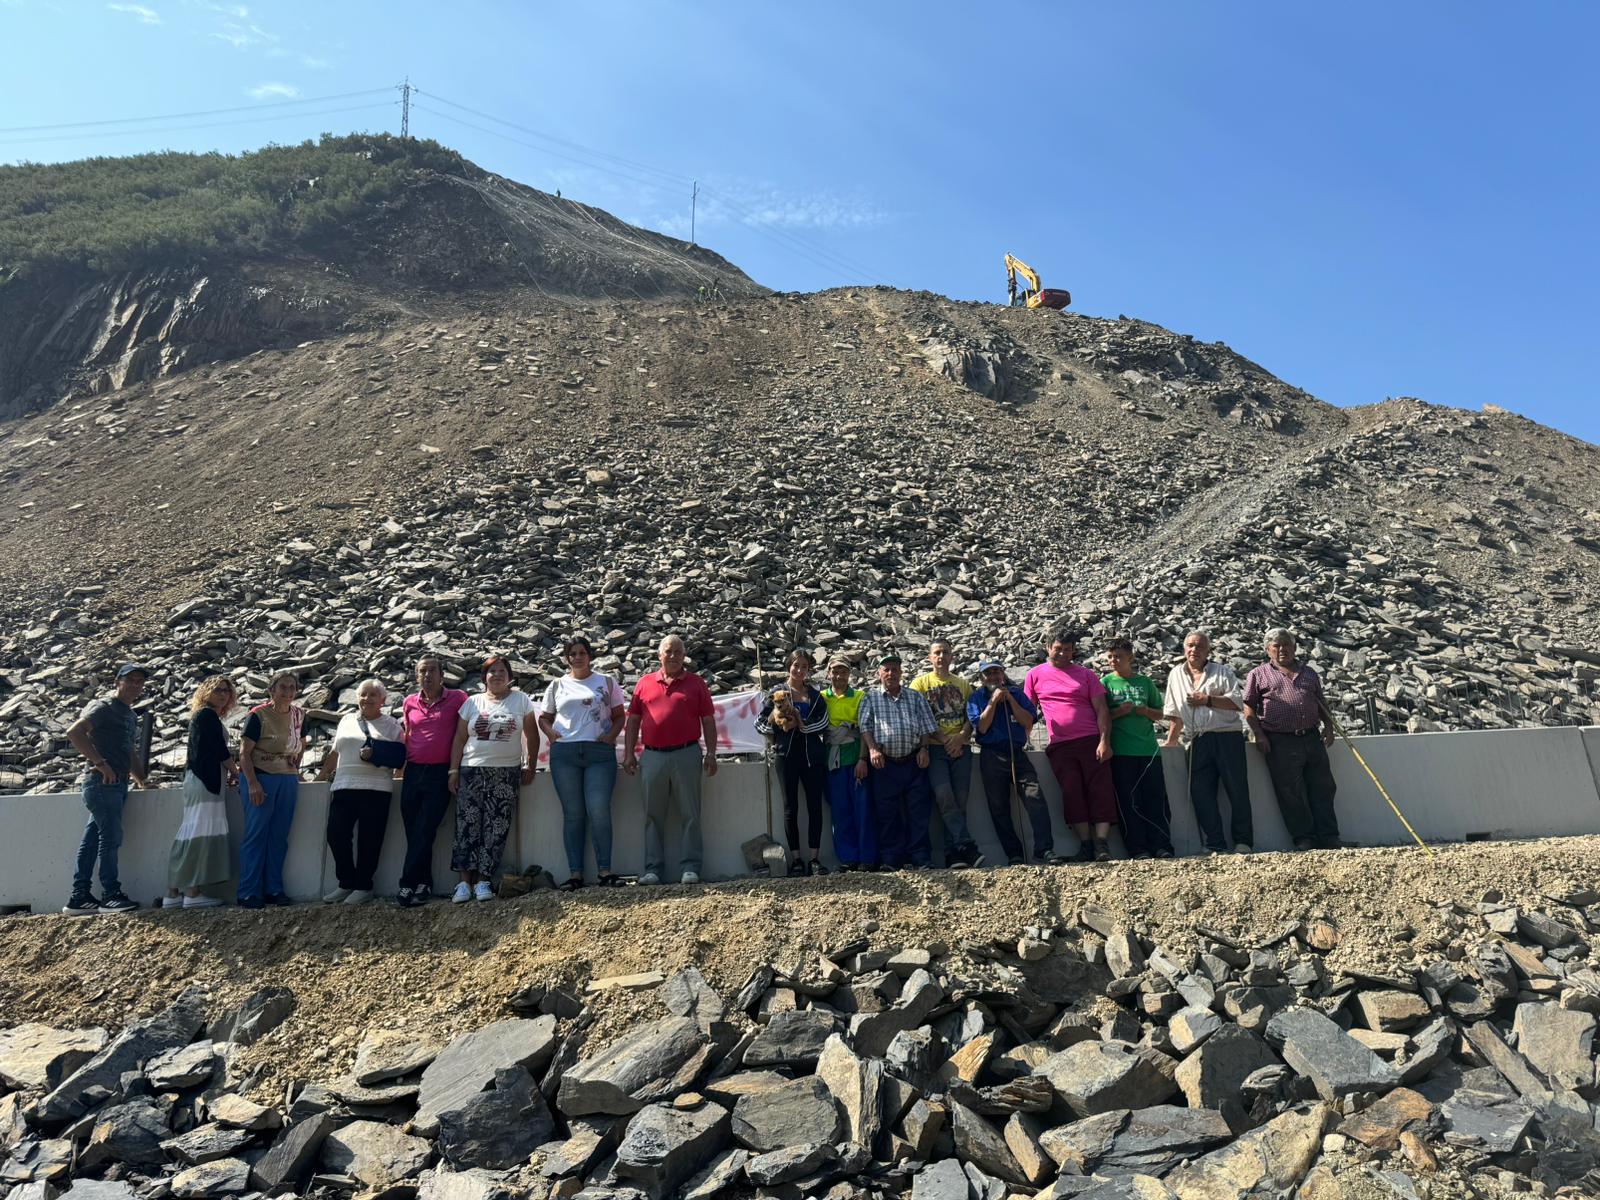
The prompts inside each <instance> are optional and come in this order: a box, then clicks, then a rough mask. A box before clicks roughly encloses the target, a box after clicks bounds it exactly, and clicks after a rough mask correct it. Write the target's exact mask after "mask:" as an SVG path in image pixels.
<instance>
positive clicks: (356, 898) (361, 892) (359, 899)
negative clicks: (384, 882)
mask: <svg viewBox="0 0 1600 1200" xmlns="http://www.w3.org/2000/svg"><path fill="white" fill-rule="evenodd" d="M371 899H372V893H371V892H369V891H367V890H366V889H364V888H357V889H356V890H355V891H353V892H351V893H350V894H349V895H348V896H346V897H345V898H344V902H345V903H346V904H365V903H366V902H367V901H368V900H371Z"/></svg>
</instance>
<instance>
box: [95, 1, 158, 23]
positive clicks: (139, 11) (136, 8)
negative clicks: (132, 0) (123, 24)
mask: <svg viewBox="0 0 1600 1200" xmlns="http://www.w3.org/2000/svg"><path fill="white" fill-rule="evenodd" d="M106 7H107V8H109V9H110V10H111V11H112V12H119V13H127V14H128V16H130V17H134V18H136V19H137V20H138V22H139V24H141V25H159V24H161V14H160V13H158V12H157V11H156V10H155V9H153V8H146V7H145V6H144V5H142V4H108V5H106Z"/></svg>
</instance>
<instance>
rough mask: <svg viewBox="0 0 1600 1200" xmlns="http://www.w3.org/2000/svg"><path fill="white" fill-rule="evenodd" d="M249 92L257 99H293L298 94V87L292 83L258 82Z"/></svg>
mask: <svg viewBox="0 0 1600 1200" xmlns="http://www.w3.org/2000/svg"><path fill="white" fill-rule="evenodd" d="M249 92H250V95H252V96H254V97H255V98H256V99H257V100H274V99H278V100H293V99H294V98H295V97H297V96H298V95H300V89H299V88H297V87H295V86H294V85H293V84H292V83H258V84H256V86H255V87H253V88H250V89H249Z"/></svg>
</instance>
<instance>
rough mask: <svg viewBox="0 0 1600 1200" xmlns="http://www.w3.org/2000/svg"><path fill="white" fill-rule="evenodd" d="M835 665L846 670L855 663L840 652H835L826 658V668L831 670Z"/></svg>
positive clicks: (853, 666)
mask: <svg viewBox="0 0 1600 1200" xmlns="http://www.w3.org/2000/svg"><path fill="white" fill-rule="evenodd" d="M835 667H843V668H844V669H845V670H847V671H851V670H854V669H855V665H854V664H853V663H852V662H851V661H850V660H849V659H848V658H846V657H845V656H844V655H842V654H835V655H834V656H833V657H832V658H830V659H829V660H828V670H830V671H831V670H833V669H834V668H835Z"/></svg>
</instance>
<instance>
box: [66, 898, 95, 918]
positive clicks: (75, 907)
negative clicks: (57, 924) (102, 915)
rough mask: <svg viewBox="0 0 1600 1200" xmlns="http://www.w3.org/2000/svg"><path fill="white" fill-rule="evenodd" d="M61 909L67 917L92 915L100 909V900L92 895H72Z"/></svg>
mask: <svg viewBox="0 0 1600 1200" xmlns="http://www.w3.org/2000/svg"><path fill="white" fill-rule="evenodd" d="M61 911H62V912H64V913H66V914H67V916H69V917H92V916H94V915H95V913H97V912H99V911H100V901H98V900H96V899H95V898H94V897H93V896H74V897H73V898H72V899H70V900H68V901H67V902H66V904H65V905H64V906H63V907H62V909H61Z"/></svg>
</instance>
